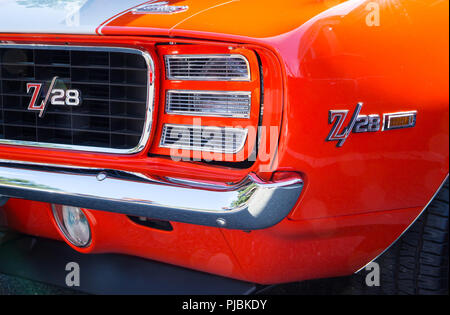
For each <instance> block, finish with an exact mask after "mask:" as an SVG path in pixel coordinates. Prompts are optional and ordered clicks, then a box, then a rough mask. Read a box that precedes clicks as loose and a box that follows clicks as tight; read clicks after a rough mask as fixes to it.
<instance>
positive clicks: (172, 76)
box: [164, 54, 250, 81]
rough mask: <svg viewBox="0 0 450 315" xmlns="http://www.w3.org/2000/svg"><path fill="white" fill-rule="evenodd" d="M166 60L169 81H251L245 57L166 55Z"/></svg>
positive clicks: (236, 55) (230, 55) (229, 55)
mask: <svg viewBox="0 0 450 315" xmlns="http://www.w3.org/2000/svg"><path fill="white" fill-rule="evenodd" d="M164 60H165V68H166V77H167V79H168V80H194V81H195V80H198V81H250V65H249V63H248V60H247V58H246V57H244V56H243V55H238V54H223V55H165V56H164ZM230 62H234V63H235V65H232V66H230V65H229V63H230ZM208 63H210V64H209V65H208ZM211 63H214V64H211ZM224 68H225V69H224ZM240 71H244V73H242V72H240ZM205 72H208V73H207V74H206V75H205Z"/></svg>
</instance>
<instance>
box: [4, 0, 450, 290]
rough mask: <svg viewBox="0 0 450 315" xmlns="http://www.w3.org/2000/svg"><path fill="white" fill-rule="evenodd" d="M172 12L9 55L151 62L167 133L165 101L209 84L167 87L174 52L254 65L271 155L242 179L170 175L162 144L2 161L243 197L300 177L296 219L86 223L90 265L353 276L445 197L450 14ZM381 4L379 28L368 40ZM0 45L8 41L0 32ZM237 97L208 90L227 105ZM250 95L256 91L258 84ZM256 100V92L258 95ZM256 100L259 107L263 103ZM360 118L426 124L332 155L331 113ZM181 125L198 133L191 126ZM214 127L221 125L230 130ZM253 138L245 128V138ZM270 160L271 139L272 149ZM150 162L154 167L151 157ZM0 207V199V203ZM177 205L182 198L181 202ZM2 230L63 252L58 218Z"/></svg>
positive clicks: (176, 168) (387, 8)
mask: <svg viewBox="0 0 450 315" xmlns="http://www.w3.org/2000/svg"><path fill="white" fill-rule="evenodd" d="M341 2H342V1H331V0H329V1H328V0H320V1H317V0H286V1H282V2H279V1H278V2H277V1H267V0H264V1H261V0H259V1H252V0H241V1H239V0H231V1H224V0H209V1H208V0H196V1H189V0H182V1H174V0H170V1H169V4H170V5H180V6H183V5H187V6H189V10H187V11H185V12H180V13H176V14H170V15H164V14H148V15H136V14H132V12H129V11H127V12H124V13H121V14H119V13H120V12H118V14H117V16H111V18H110V19H108V20H106V21H104V22H103V23H101V24H100V25H98V27H97V28H96V33H97V34H95V35H85V34H50V33H11V32H7V33H0V43H1V42H3V43H5V42H7V43H19V44H26V43H33V44H36V43H38V44H63V43H66V42H69V43H71V44H74V45H75V44H78V45H88V46H90V45H94V46H96V45H107V46H125V47H140V48H141V49H145V50H146V51H148V52H149V53H150V55H151V56H152V57H153V59H154V60H155V72H154V76H155V86H156V89H155V91H156V92H155V112H154V115H155V116H154V121H155V122H156V124H162V123H163V122H164V121H165V119H167V117H165V114H164V111H163V109H162V108H163V106H164V100H163V98H164V96H163V93H162V91H163V90H164V88H165V86H167V85H170V84H173V85H175V86H176V87H177V88H186V89H190V88H193V87H195V86H198V85H199V84H202V83H201V82H194V83H192V82H191V83H189V84H187V85H183V83H179V82H178V83H177V82H172V83H171V82H167V81H165V80H164V79H163V75H162V73H163V71H164V66H163V61H162V60H163V59H162V54H164V50H161V49H159V48H157V47H158V44H160V43H167V42H171V44H172V46H169V48H166V49H172V51H173V50H174V49H178V48H180V49H185V48H183V46H182V44H185V43H189V44H191V45H192V46H194V47H196V48H195V49H199V50H200V51H201V50H202V49H203V50H205V49H206V50H207V49H211V50H212V51H219V52H220V51H227V50H232V51H235V52H236V51H238V52H239V51H243V52H245V53H252V54H253V53H254V54H256V55H257V56H258V58H259V59H260V62H261V67H262V72H261V76H262V77H263V78H264V86H263V87H262V89H263V91H264V115H263V119H262V125H263V126H267V127H269V126H277V127H279V137H278V139H277V143H276V147H277V149H276V152H275V153H273V155H271V156H269V157H268V159H269V160H270V163H267V159H266V160H262V157H261V156H262V155H258V158H257V159H256V161H255V162H254V163H252V164H251V165H250V166H245V167H241V168H234V167H230V166H226V165H214V164H208V163H202V162H189V161H174V160H171V159H168V158H166V157H164V156H163V155H165V154H166V153H167V152H165V151H164V149H162V148H160V147H158V140H157V139H158V138H159V137H160V132H161V131H160V130H161V128H154V130H153V131H152V133H151V135H150V139H149V140H148V141H147V143H146V146H145V149H143V150H142V151H141V152H139V153H136V154H132V155H127V156H124V155H120V154H102V153H87V152H77V151H69V150H58V149H48V148H47V149H46V148H34V147H27V146H16V145H6V144H4V145H0V160H2V161H22V162H32V163H44V164H52V165H70V166H79V167H96V168H107V169H113V170H123V171H128V172H136V173H142V174H148V175H152V176H167V177H177V176H178V177H183V178H186V179H191V180H199V181H207V182H237V181H239V180H241V179H242V178H244V177H245V176H247V175H248V174H249V173H251V172H253V173H255V174H257V175H258V176H259V177H260V178H261V179H264V180H271V179H272V180H273V179H274V178H276V177H277V176H283V175H282V174H284V173H283V172H287V174H299V176H301V178H302V179H303V182H304V187H303V190H302V192H301V196H300V198H299V199H298V201H297V202H296V204H295V207H294V208H293V209H292V211H291V212H290V213H289V215H288V216H287V217H285V218H284V219H283V220H282V221H281V222H279V223H278V224H276V225H274V226H271V227H268V228H265V229H260V230H252V231H242V230H237V229H224V228H220V227H211V226H202V225H196V224H188V223H182V222H172V224H173V231H161V230H156V229H150V228H147V227H143V226H140V225H138V224H136V223H134V222H132V221H130V220H129V219H128V218H127V216H126V215H124V214H117V213H110V212H105V211H98V210H86V211H85V213H86V214H87V216H88V220H89V222H90V224H91V226H92V241H91V244H90V245H89V246H88V247H86V248H81V249H80V248H77V247H75V246H73V245H71V244H69V245H70V246H72V247H73V248H74V249H76V250H78V251H81V252H83V253H105V252H108V253H109V252H112V253H121V254H129V255H134V256H140V257H144V258H148V259H153V260H158V261H162V262H166V263H170V264H175V265H179V266H183V267H187V268H191V269H196V270H200V271H205V272H208V273H213V274H218V275H221V276H225V277H231V278H235V279H240V280H246V281H250V282H255V283H260V284H269V283H283V282H291V281H299V280H305V279H314V278H324V277H334V276H340V275H348V274H351V273H353V272H355V271H357V270H358V269H360V268H361V267H363V266H364V265H365V264H367V263H368V262H370V261H371V260H372V259H374V258H375V257H376V256H378V255H379V254H380V253H382V252H383V251H384V250H385V249H386V248H388V247H389V245H390V244H392V243H393V242H394V241H395V240H396V239H397V238H398V237H399V236H400V235H401V234H402V233H403V232H404V231H405V230H406V229H407V228H408V226H409V225H410V224H411V223H412V222H413V221H414V219H415V218H416V217H418V215H419V214H420V213H421V211H422V210H423V209H424V208H425V206H426V205H427V203H428V202H429V201H430V199H431V198H432V197H433V195H434V194H435V193H436V191H437V190H438V188H439V187H440V185H441V184H442V183H443V181H444V180H445V178H446V177H447V174H448V169H449V143H448V139H449V94H448V84H449V82H448V81H449V73H448V69H449V64H448V62H449V61H448V57H449V50H448V49H449V45H448V44H449V43H448V38H449V34H448V30H449V25H448V9H449V8H448V1H432V0H429V1H406V0H379V1H357V0H350V1H343V2H342V3H341ZM370 3H376V4H377V5H378V8H379V21H378V22H379V23H378V24H377V25H371V26H369V25H368V24H367V19H368V15H370V13H371V12H372V9H371V7H370ZM0 32H1V29H0ZM235 84H236V83H233V82H231V83H210V84H207V83H205V85H204V86H203V87H202V88H206V89H211V90H216V89H221V90H232V89H234V88H235V86H234V85H235ZM249 84H251V83H249ZM259 88H260V87H259V85H258V84H255V85H254V86H252V89H259ZM257 95H259V94H257ZM359 102H362V103H363V104H364V105H363V107H362V109H361V114H364V115H369V114H378V115H380V116H382V115H383V113H392V112H406V111H417V118H416V119H417V120H416V124H415V126H414V128H405V129H399V130H386V131H378V132H372V133H352V134H350V135H349V137H348V139H347V140H346V142H345V145H343V146H342V147H337V146H336V145H335V144H336V143H335V142H327V141H325V139H326V138H327V135H328V134H329V132H330V129H331V127H332V125H331V124H330V123H329V121H328V114H329V111H330V110H350V111H352V110H353V109H354V107H355V106H356V104H357V103H359ZM177 119H178V120H177V121H176V122H177V123H180V122H181V123H189V118H188V117H179V118H177ZM208 122H209V123H211V124H216V125H225V124H227V123H228V122H227V121H225V120H224V119H221V118H209V120H208ZM239 123H243V122H242V121H238V122H236V124H239ZM262 141H266V142H267V143H268V144H269V145H270V143H269V142H270V139H263V140H262ZM149 152H150V153H153V155H149V154H148V153H149ZM0 193H1V191H0ZM174 198H176V196H174ZM3 210H4V213H5V218H6V222H7V225H8V226H9V227H11V228H13V229H16V230H18V231H20V232H24V233H27V234H31V235H35V236H40V237H46V238H53V239H58V240H62V239H64V236H63V235H62V234H61V233H60V232H59V230H58V229H57V226H56V224H55V222H54V219H53V216H52V212H51V207H50V204H49V203H44V202H38V201H31V200H23V199H14V198H11V199H10V200H9V201H8V202H7V203H6V204H5V205H4V206H3Z"/></svg>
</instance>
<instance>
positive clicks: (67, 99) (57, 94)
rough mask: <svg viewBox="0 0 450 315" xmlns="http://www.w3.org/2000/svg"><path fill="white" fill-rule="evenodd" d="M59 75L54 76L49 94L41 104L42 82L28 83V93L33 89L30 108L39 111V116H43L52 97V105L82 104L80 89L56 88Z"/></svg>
mask: <svg viewBox="0 0 450 315" xmlns="http://www.w3.org/2000/svg"><path fill="white" fill-rule="evenodd" d="M57 80H58V77H54V78H53V79H52V81H51V83H50V86H49V88H48V91H47V94H46V95H45V98H44V99H43V100H42V102H41V103H40V104H37V100H38V98H39V95H40V94H41V89H42V85H43V84H42V83H27V93H30V91H31V90H33V94H32V96H31V100H30V104H29V105H28V110H32V111H38V112H39V117H43V116H44V114H45V109H46V108H47V104H48V101H49V99H50V104H51V105H67V106H79V105H80V104H81V92H80V91H79V90H73V89H72V90H65V89H55V88H54V87H55V85H56V81H57Z"/></svg>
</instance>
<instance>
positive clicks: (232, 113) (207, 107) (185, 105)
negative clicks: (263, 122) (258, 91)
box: [166, 90, 251, 118]
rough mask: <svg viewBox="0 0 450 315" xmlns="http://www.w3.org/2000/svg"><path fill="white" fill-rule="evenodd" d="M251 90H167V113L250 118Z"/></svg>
mask: <svg viewBox="0 0 450 315" xmlns="http://www.w3.org/2000/svg"><path fill="white" fill-rule="evenodd" d="M250 106H251V92H237V91H222V92H220V91H219V92H217V91H185V90H168V91H167V92H166V113H168V114H178V115H195V116H216V117H235V118H249V117H250Z"/></svg>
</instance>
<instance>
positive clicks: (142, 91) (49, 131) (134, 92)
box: [0, 44, 153, 153]
mask: <svg viewBox="0 0 450 315" xmlns="http://www.w3.org/2000/svg"><path fill="white" fill-rule="evenodd" d="M151 71H153V64H152V60H151V59H150V57H149V56H147V54H145V53H143V52H142V51H140V50H136V49H131V48H115V47H88V46H86V47H79V46H56V45H48V46H37V45H9V44H6V45H5V44H0V143H8V144H18V145H29V146H39V147H50V148H66V149H74V150H83V151H93V152H108V153H134V152H137V151H139V150H141V149H142V148H143V147H144V146H145V141H146V140H147V139H148V130H149V128H145V127H146V126H147V127H149V125H150V123H151V121H150V119H151V115H149V112H150V111H151V108H149V105H148V104H151V100H150V99H149V98H150V97H151V98H152V97H153V90H152V88H153V86H152V85H151V82H149V73H150V72H151ZM54 78H56V79H55V84H54V86H53V88H54V89H59V90H63V91H68V90H78V91H79V95H80V97H79V104H78V105H77V106H69V105H68V104H67V103H66V104H64V98H63V101H62V102H63V104H59V105H56V104H55V105H52V101H51V99H52V96H53V95H54V94H51V95H50V92H49V91H48V90H49V88H50V83H51V82H52V81H53V80H54ZM28 84H41V90H40V92H39V94H38V95H37V99H36V102H35V104H41V103H43V102H44V101H45V99H47V103H46V104H45V105H46V106H45V110H44V111H43V113H40V112H39V111H33V110H29V105H30V104H31V99H32V96H33V94H34V92H35V91H33V90H30V89H28V88H27V85H28ZM48 95H50V96H49V97H48V98H47V96H48ZM144 130H146V131H145V132H144Z"/></svg>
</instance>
